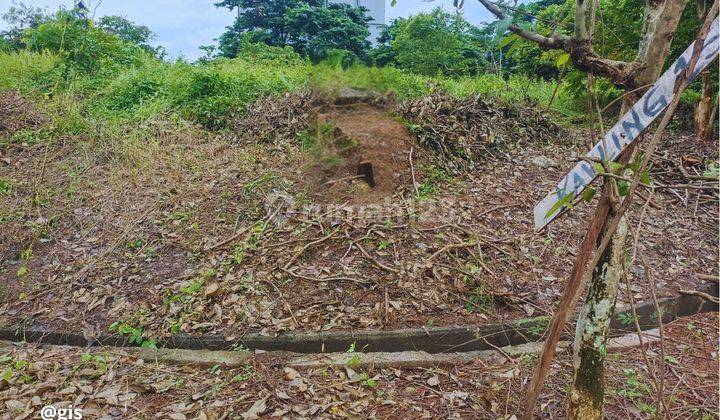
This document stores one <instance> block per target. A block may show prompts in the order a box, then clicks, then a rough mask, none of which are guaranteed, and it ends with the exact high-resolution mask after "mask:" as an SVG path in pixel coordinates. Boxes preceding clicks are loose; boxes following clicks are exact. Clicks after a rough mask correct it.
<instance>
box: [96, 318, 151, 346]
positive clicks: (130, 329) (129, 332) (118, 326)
mask: <svg viewBox="0 0 720 420" xmlns="http://www.w3.org/2000/svg"><path fill="white" fill-rule="evenodd" d="M108 330H109V331H110V332H117V333H118V334H120V335H121V336H127V337H128V338H129V339H130V343H131V344H132V343H135V344H138V345H140V347H142V348H149V349H157V340H155V339H147V338H145V337H143V329H142V327H140V326H133V325H131V324H129V323H127V322H123V321H115V322H113V323H112V324H110V327H109V328H108Z"/></svg>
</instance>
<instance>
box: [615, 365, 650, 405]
mask: <svg viewBox="0 0 720 420" xmlns="http://www.w3.org/2000/svg"><path fill="white" fill-rule="evenodd" d="M623 373H624V374H625V379H626V382H625V387H623V388H621V389H620V390H619V391H618V395H620V396H621V397H625V398H631V399H635V398H638V397H642V396H644V395H648V394H649V392H650V388H649V387H648V386H647V384H645V383H644V382H642V380H641V379H640V378H639V376H638V373H637V372H636V371H635V369H632V368H625V369H623Z"/></svg>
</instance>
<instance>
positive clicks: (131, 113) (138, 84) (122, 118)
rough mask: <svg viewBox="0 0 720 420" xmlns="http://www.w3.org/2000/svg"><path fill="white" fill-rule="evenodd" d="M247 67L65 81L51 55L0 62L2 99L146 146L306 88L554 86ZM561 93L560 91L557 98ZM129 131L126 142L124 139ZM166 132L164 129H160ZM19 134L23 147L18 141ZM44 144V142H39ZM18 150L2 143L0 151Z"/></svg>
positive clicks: (505, 92)
mask: <svg viewBox="0 0 720 420" xmlns="http://www.w3.org/2000/svg"><path fill="white" fill-rule="evenodd" d="M281 58H282V59H278V60H277V61H276V60H275V59H274V58H272V56H270V57H262V56H261V57H256V56H253V57H247V58H237V59H218V60H214V61H212V62H209V63H196V64H190V63H187V62H184V61H176V62H173V63H167V62H163V61H160V60H158V59H156V58H154V57H152V56H149V55H147V54H140V55H139V56H138V57H136V59H134V60H132V61H131V63H132V64H123V65H119V64H114V63H113V64H108V65H107V66H106V67H100V68H99V69H97V70H95V71H93V72H91V73H87V74H80V73H77V72H72V73H68V72H67V71H65V70H64V69H65V68H66V67H67V66H65V65H64V61H63V58H62V57H61V56H60V55H58V54H54V53H51V52H48V51H43V52H28V51H21V52H17V53H0V89H2V90H15V91H18V92H20V93H22V94H23V95H25V96H28V97H30V98H34V99H35V100H36V102H37V103H40V104H42V107H43V108H44V111H45V112H46V113H47V114H48V115H50V117H51V120H52V121H53V123H54V124H50V126H51V127H53V129H52V133H46V134H53V135H77V134H78V133H82V134H84V135H87V136H90V137H93V138H96V139H100V138H104V139H108V138H113V137H118V136H122V137H124V138H133V137H137V141H138V142H143V141H151V140H150V138H152V137H154V136H152V135H150V136H146V135H141V134H138V133H134V132H133V131H137V127H142V128H143V129H147V126H148V124H150V125H152V122H153V121H155V122H156V121H158V120H163V121H166V122H167V123H169V124H170V125H175V126H178V125H180V126H181V125H183V124H186V123H187V122H190V123H197V124H200V125H202V126H204V127H205V128H208V129H214V130H222V129H226V128H228V127H229V123H230V122H231V121H232V120H233V119H236V118H239V117H241V116H242V115H243V114H244V113H245V112H246V110H247V108H248V106H250V105H251V104H252V103H253V102H254V101H255V100H257V99H258V98H260V97H263V96H270V95H280V94H284V93H285V92H294V91H299V90H301V89H306V88H313V89H316V90H318V91H320V92H324V93H325V94H327V95H328V96H330V97H332V95H333V94H334V93H336V92H337V91H338V90H339V88H340V87H341V86H350V87H355V88H365V89H373V90H377V91H380V92H382V93H388V92H394V94H395V95H396V96H397V97H398V98H400V99H406V98H414V97H418V96H422V95H426V94H428V93H431V92H433V91H436V90H444V91H446V92H448V93H450V94H451V95H455V96H460V97H463V96H468V95H473V94H476V93H482V94H486V95H490V96H495V97H497V98H499V99H500V100H505V101H509V102H532V103H538V104H547V103H548V102H549V100H550V98H551V96H552V93H553V90H554V89H555V83H551V82H546V81H541V80H533V79H529V78H527V77H524V76H513V77H510V78H509V79H507V80H505V79H503V78H502V77H499V76H497V75H491V74H488V75H482V76H479V77H475V78H460V79H457V78H454V79H453V78H444V77H436V78H430V77H426V76H419V75H415V74H411V73H407V72H405V71H402V70H399V69H396V68H392V67H384V68H377V67H365V66H354V67H351V68H348V69H343V68H342V67H340V66H336V65H332V64H329V63H320V64H318V65H313V64H311V63H310V62H308V61H306V60H303V59H301V58H299V57H297V58H294V59H293V58H292V57H290V58H288V57H286V56H283V57H281ZM561 92H562V89H561ZM571 102H572V101H571V100H570V99H569V98H567V97H564V96H563V95H562V94H559V95H557V97H556V98H555V99H554V101H553V106H552V108H553V109H555V110H557V111H560V112H561V113H563V114H568V115H569V114H572V113H573V111H572V106H571ZM128 127H133V128H130V131H131V132H130V133H129V132H128ZM165 128H166V129H167V128H168V127H167V124H166V127H165ZM22 135H23V134H22V133H21V135H20V137H22ZM41 135H42V134H41ZM13 140H15V141H24V140H25V139H23V138H15V139H12V138H11V139H7V138H6V139H2V140H0V141H2V142H3V143H7V142H11V141H13Z"/></svg>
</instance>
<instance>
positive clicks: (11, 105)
mask: <svg viewBox="0 0 720 420" xmlns="http://www.w3.org/2000/svg"><path fill="white" fill-rule="evenodd" d="M44 120H45V118H44V117H43V115H42V114H41V113H40V112H39V111H38V110H37V109H36V108H35V106H34V105H33V104H32V103H30V101H28V100H27V99H25V98H23V97H22V96H21V95H20V94H19V93H17V92H15V91H0V136H3V137H4V136H11V135H13V134H15V133H17V132H18V131H20V130H24V129H29V128H37V127H39V126H40V125H41V124H42V123H43V122H44Z"/></svg>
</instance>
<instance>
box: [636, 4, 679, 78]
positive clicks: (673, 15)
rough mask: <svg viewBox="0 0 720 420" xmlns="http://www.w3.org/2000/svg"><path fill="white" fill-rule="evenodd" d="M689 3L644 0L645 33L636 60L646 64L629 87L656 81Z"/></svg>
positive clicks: (643, 29) (643, 31) (643, 32)
mask: <svg viewBox="0 0 720 420" xmlns="http://www.w3.org/2000/svg"><path fill="white" fill-rule="evenodd" d="M686 4H687V0H647V1H646V2H645V13H644V16H643V28H642V37H641V38H640V44H639V45H638V55H637V61H638V62H640V63H643V67H642V70H640V71H639V72H638V73H637V74H636V75H634V77H633V82H634V86H628V88H630V89H635V88H638V87H640V86H644V85H647V84H650V83H654V82H655V80H656V79H657V78H658V76H659V75H660V73H661V72H662V68H663V66H664V65H665V58H666V57H667V55H668V52H669V51H670V45H671V44H672V40H673V37H674V36H675V30H676V29H677V26H678V23H679V22H680V17H681V16H682V12H683V10H684V9H685V5H686Z"/></svg>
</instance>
